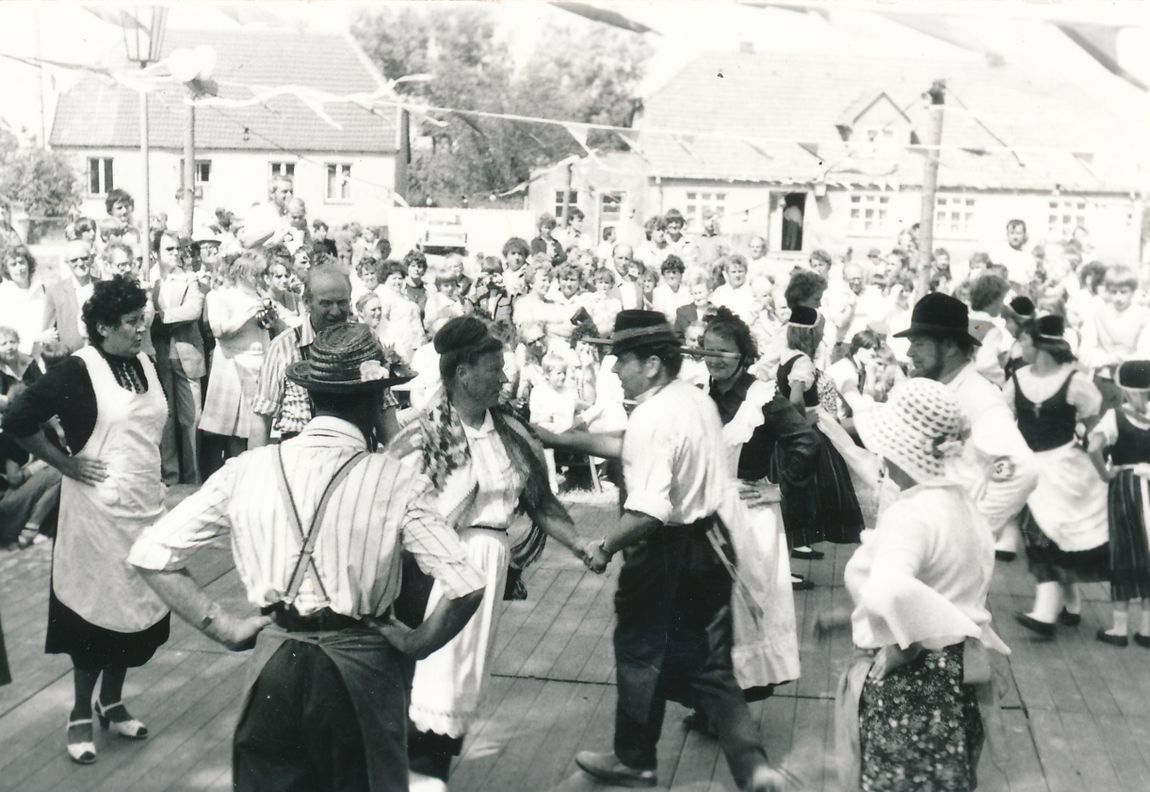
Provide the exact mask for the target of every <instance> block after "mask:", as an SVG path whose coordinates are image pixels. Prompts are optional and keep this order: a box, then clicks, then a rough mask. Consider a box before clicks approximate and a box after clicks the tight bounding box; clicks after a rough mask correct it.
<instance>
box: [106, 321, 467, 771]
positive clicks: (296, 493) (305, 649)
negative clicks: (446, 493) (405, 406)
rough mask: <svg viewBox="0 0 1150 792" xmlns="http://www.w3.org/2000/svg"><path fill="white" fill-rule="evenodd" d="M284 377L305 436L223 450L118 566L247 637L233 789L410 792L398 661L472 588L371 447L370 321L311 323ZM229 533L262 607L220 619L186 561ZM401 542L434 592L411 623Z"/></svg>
mask: <svg viewBox="0 0 1150 792" xmlns="http://www.w3.org/2000/svg"><path fill="white" fill-rule="evenodd" d="M287 377H288V378H289V379H290V380H291V381H292V382H294V383H296V384H298V385H300V386H301V387H303V388H304V389H306V390H307V391H308V394H309V396H310V398H311V402H312V406H313V408H314V415H315V417H314V418H312V419H311V420H310V421H309V422H308V423H307V425H306V426H305V427H304V429H303V431H302V432H300V434H299V435H298V436H297V437H295V438H293V439H291V440H288V441H286V442H284V443H282V444H280V445H275V446H266V447H263V448H258V449H255V450H253V451H250V452H248V453H246V454H244V455H242V456H240V457H238V458H236V459H233V460H230V461H229V462H228V464H227V465H225V466H224V468H223V469H222V470H220V471H219V472H218V473H216V474H215V475H214V476H212V477H211V478H210V479H209V480H208V481H207V482H206V483H205V484H204V486H203V488H202V489H200V490H199V491H198V492H196V493H195V494H193V495H191V496H190V497H188V498H187V499H186V500H185V501H184V502H183V503H181V504H180V505H179V506H177V507H176V508H175V509H174V510H173V511H172V512H171V513H170V514H168V515H167V516H165V517H163V518H162V519H161V520H160V521H159V522H157V523H156V524H155V525H154V526H152V527H151V528H150V529H148V530H146V531H145V532H144V534H143V535H142V536H141V538H140V539H139V540H138V541H137V543H136V545H135V546H134V547H133V549H132V552H131V555H130V556H129V559H128V561H129V563H131V564H133V565H135V566H136V567H137V568H138V569H139V570H140V571H141V573H142V574H143V575H144V577H145V579H146V580H147V581H148V582H149V584H150V585H151V586H152V587H153V588H154V589H155V590H156V592H157V593H158V594H159V595H160V596H161V598H163V600H164V601H165V602H166V603H167V604H168V605H169V606H170V607H171V608H172V610H174V611H175V612H176V613H177V614H178V615H179V616H181V617H182V618H184V619H185V620H186V621H188V622H189V623H191V624H192V625H194V626H196V627H197V628H198V629H199V630H200V631H201V632H203V633H204V634H205V635H207V636H209V637H210V638H212V639H214V640H216V641H218V642H220V643H222V644H224V645H225V646H227V647H229V648H231V649H245V648H248V647H250V646H252V645H253V644H254V647H255V651H254V652H253V655H252V659H251V663H250V670H249V674H248V679H249V683H250V684H248V685H247V687H246V698H245V702H244V704H243V706H242V712H241V718H240V722H239V724H238V726H237V728H236V734H235V742H234V754H233V757H234V766H233V773H234V775H233V783H234V785H235V788H236V789H237V790H271V789H308V790H337V789H338V790H344V789H366V790H370V791H371V792H380V791H382V790H386V791H387V792H391V791H392V790H395V791H396V792H398V791H399V790H406V789H407V783H408V773H407V752H406V696H405V678H404V670H403V663H402V655H404V654H406V655H412V656H415V657H417V658H419V657H426V656H427V655H428V654H430V653H431V652H433V651H434V650H436V649H437V648H439V647H441V646H443V645H444V644H445V643H446V642H447V641H448V640H450V639H451V638H452V637H453V636H454V635H455V634H456V633H457V632H458V631H459V630H460V629H461V628H462V627H463V625H464V624H465V623H466V622H467V621H468V619H470V617H471V615H472V614H473V613H474V612H475V610H476V608H477V607H478V605H479V602H480V599H481V597H482V593H483V585H484V581H483V579H482V577H480V576H479V574H478V573H477V572H476V571H475V569H474V568H472V567H471V566H470V565H469V564H468V563H467V561H466V559H465V556H464V551H463V547H462V545H461V544H460V542H459V538H458V536H457V535H456V533H455V531H453V530H452V529H451V528H449V527H448V526H447V525H445V524H444V522H443V519H442V517H440V516H439V514H438V512H437V511H436V510H435V505H434V500H433V497H434V494H435V493H434V492H432V491H431V488H430V482H429V481H428V480H427V479H426V478H425V477H423V476H421V475H419V474H417V473H416V471H415V470H414V469H413V468H412V467H410V466H408V465H405V464H403V463H401V462H398V461H397V460H395V459H393V458H392V457H390V456H388V455H384V454H371V453H369V452H368V438H371V437H372V435H373V431H372V429H373V427H375V426H376V425H377V420H378V418H379V416H378V411H379V410H380V403H381V400H380V392H381V390H382V389H383V388H384V387H386V386H387V385H389V384H391V383H390V381H389V380H388V379H387V378H386V377H387V366H386V364H385V363H384V357H383V351H382V350H381V349H380V347H379V344H378V342H377V341H376V340H375V338H374V337H373V336H372V334H371V331H370V330H368V329H367V328H366V326H364V325H352V324H345V325H338V326H335V327H331V328H328V329H326V330H322V331H320V332H319V333H318V334H317V335H316V338H315V341H314V342H313V343H312V345H311V351H310V355H309V356H308V359H307V360H302V361H298V362H296V363H293V364H291V365H290V366H288V367H287ZM229 532H230V534H231V542H232V548H233V552H234V555H235V562H236V571H237V572H238V574H239V576H240V579H241V581H242V582H243V584H244V587H245V589H246V591H247V598H248V601H249V602H251V603H252V604H253V605H257V606H259V607H260V613H261V614H262V615H258V616H257V615H251V616H247V617H243V616H240V615H239V614H232V613H228V612H226V611H224V610H223V609H222V608H221V607H220V606H219V604H218V603H215V602H213V601H211V599H210V598H209V596H208V594H207V593H206V592H205V591H204V590H203V589H202V588H200V587H199V585H198V584H197V583H196V582H195V581H194V580H193V579H192V577H191V576H190V575H189V574H188V573H187V570H186V568H185V564H186V561H187V559H188V557H189V556H190V555H191V554H192V553H193V552H194V551H195V550H196V549H198V548H200V547H202V546H204V545H205V544H207V543H209V542H211V541H213V540H214V539H216V538H218V537H220V536H222V535H224V534H225V533H229ZM402 550H406V551H408V552H409V553H411V554H412V556H413V557H414V558H415V560H416V562H417V563H418V564H419V566H420V567H421V569H422V570H423V571H424V572H426V573H427V574H429V575H431V576H432V577H434V578H435V580H436V581H437V582H439V583H440V584H441V585H442V587H443V590H444V593H445V596H444V598H443V599H442V600H441V601H440V603H439V605H438V606H437V607H436V609H435V610H434V611H433V612H432V613H431V614H430V615H429V618H428V619H427V620H426V621H424V623H423V624H422V625H421V626H420V627H418V628H416V629H414V630H412V629H409V628H407V627H405V626H403V625H402V624H399V623H397V622H395V621H393V620H392V619H391V606H392V603H393V601H394V600H395V598H396V596H397V595H398V593H399V585H400V569H401V564H400V552H401V551H402Z"/></svg>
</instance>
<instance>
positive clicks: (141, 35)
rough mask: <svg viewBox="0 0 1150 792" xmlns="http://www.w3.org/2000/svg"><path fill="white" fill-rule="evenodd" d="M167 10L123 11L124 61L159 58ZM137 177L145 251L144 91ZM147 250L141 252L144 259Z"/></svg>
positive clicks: (148, 230)
mask: <svg viewBox="0 0 1150 792" xmlns="http://www.w3.org/2000/svg"><path fill="white" fill-rule="evenodd" d="M167 21H168V9H167V8H165V7H162V6H138V7H137V8H136V9H135V11H134V13H131V14H130V13H128V12H125V13H124V21H123V27H124V49H125V50H126V51H127V54H128V60H129V61H132V62H133V63H138V64H140V68H141V69H144V68H146V67H147V66H148V64H150V63H155V62H156V61H158V60H159V59H160V52H161V50H162V48H163V45H164V29H165V27H166V26H167ZM140 177H141V183H142V186H143V189H142V190H141V191H140V209H141V211H142V212H143V220H142V221H141V222H140V238H141V239H142V240H143V244H144V248H145V251H150V250H151V247H152V206H151V201H150V194H149V192H150V186H151V181H150V174H149V172H148V94H147V92H145V91H141V92H140ZM147 256H148V253H145V261H146V260H147Z"/></svg>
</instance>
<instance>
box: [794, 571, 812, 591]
mask: <svg viewBox="0 0 1150 792" xmlns="http://www.w3.org/2000/svg"><path fill="white" fill-rule="evenodd" d="M814 587H815V584H814V583H812V582H811V581H809V580H807V579H806V578H805V577H803V576H802V575H795V574H793V573H792V574H791V591H810V590H811V589H813V588H814Z"/></svg>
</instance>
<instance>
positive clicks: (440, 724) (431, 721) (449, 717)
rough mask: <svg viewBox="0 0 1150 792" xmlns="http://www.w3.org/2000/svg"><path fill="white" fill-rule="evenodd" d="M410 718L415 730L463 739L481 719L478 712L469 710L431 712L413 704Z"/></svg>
mask: <svg viewBox="0 0 1150 792" xmlns="http://www.w3.org/2000/svg"><path fill="white" fill-rule="evenodd" d="M407 714H408V717H410V718H411V722H412V723H413V724H414V725H415V728H417V729H419V730H420V731H424V732H435V733H436V734H443V735H446V736H448V737H463V736H464V735H466V734H467V730H468V728H469V727H470V726H471V724H472V723H473V722H474V721H475V719H476V718H477V717H479V711H478V710H468V711H466V712H444V711H439V710H429V709H427V708H426V707H421V706H420V705H418V704H412V705H411V706H410V707H408V713H407Z"/></svg>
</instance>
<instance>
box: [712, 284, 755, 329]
mask: <svg viewBox="0 0 1150 792" xmlns="http://www.w3.org/2000/svg"><path fill="white" fill-rule="evenodd" d="M711 302H712V303H713V304H715V305H722V306H724V307H726V308H729V309H730V311H731V313H733V314H735V316H737V317H739V318H740V319H742V320H743V321H744V322H746V323H747V324H748V325H749V324H750V323H751V322H753V321H755V294H754V292H753V291H751V284H750V283H749V282H745V283H743V285H742V286H740V287H739V288H737V289H735V288H732V287H731V284H729V283H724V284H723V285H722V286H719V287H718V288H717V289H715V291H714V292H713V293H712V294H711Z"/></svg>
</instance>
